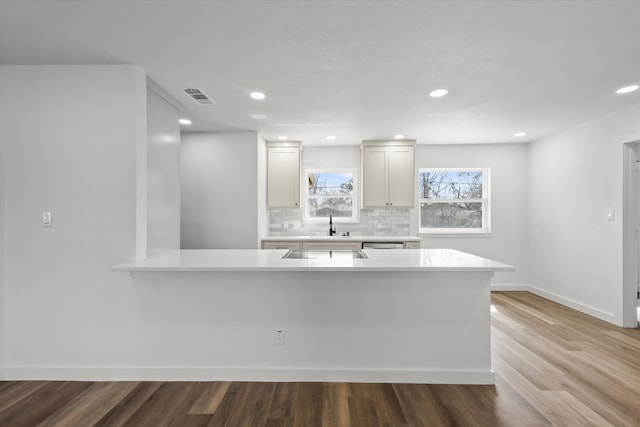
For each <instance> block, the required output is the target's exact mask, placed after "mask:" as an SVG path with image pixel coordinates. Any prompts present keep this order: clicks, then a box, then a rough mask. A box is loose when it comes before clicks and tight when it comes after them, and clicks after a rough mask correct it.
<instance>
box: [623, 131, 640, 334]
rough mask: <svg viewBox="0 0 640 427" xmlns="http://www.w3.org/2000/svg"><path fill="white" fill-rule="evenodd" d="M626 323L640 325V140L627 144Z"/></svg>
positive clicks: (624, 197) (624, 220) (625, 171)
mask: <svg viewBox="0 0 640 427" xmlns="http://www.w3.org/2000/svg"><path fill="white" fill-rule="evenodd" d="M623 150H624V169H623V174H624V178H623V179H624V182H623V224H622V244H623V313H622V314H623V325H624V326H625V327H631V328H633V327H635V328H637V327H638V326H639V325H640V140H637V141H633V142H628V143H625V144H624V148H623Z"/></svg>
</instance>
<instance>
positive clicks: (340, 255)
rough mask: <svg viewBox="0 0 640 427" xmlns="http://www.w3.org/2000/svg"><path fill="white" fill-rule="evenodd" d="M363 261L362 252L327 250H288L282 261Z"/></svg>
mask: <svg viewBox="0 0 640 427" xmlns="http://www.w3.org/2000/svg"><path fill="white" fill-rule="evenodd" d="M348 258H352V259H364V258H367V255H365V253H364V252H362V251H361V250H357V251H347V250H338V251H329V250H310V251H305V250H299V249H290V250H289V251H288V252H287V253H286V254H284V256H283V257H282V259H348Z"/></svg>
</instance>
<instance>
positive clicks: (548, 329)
mask: <svg viewBox="0 0 640 427" xmlns="http://www.w3.org/2000/svg"><path fill="white" fill-rule="evenodd" d="M492 302H493V304H494V306H495V307H496V309H497V311H494V312H493V313H492V352H493V367H494V369H495V371H496V385H495V386H456V385H416V384H353V383H244V382H231V383H228V382H160V383H158V382H1V383H0V426H2V427H23V426H25V427H27V426H28V427H32V426H136V427H139V426H142V427H144V426H150V427H160V426H180V427H191V426H241V427H245V426H246V427H254V426H305V427H309V426H366V427H370V426H463V427H466V426H483V427H484V426H490V427H494V426H509V427H512V426H549V425H552V426H580V427H582V426H599V427H602V426H621V427H622V426H624V427H626V426H629V427H638V426H640V330H638V329H634V330H630V329H622V328H617V327H615V326H612V325H610V324H607V323H605V322H602V321H599V320H597V319H594V318H592V317H589V316H586V315H584V314H581V313H579V312H576V311H574V310H571V309H569V308H566V307H563V306H561V305H558V304H556V303H553V302H551V301H548V300H545V299H543V298H540V297H537V296H535V295H532V294H529V293H526V292H499V293H494V294H493V295H492Z"/></svg>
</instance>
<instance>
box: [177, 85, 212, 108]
mask: <svg viewBox="0 0 640 427" xmlns="http://www.w3.org/2000/svg"><path fill="white" fill-rule="evenodd" d="M182 90H184V93H186V94H187V96H189V98H191V99H193V100H194V101H195V102H197V103H198V104H200V105H213V104H215V102H213V101H212V100H211V98H209V97H208V96H207V95H206V94H205V93H204V92H203V91H202V89H198V88H196V87H185V88H183V89H182Z"/></svg>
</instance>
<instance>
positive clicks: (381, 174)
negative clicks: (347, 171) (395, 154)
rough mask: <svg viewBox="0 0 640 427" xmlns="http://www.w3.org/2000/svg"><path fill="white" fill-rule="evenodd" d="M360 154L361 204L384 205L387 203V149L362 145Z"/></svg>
mask: <svg viewBox="0 0 640 427" xmlns="http://www.w3.org/2000/svg"><path fill="white" fill-rule="evenodd" d="M362 155H363V161H362V169H363V179H362V192H363V194H362V201H363V202H362V204H363V205H364V207H365V208H377V207H386V206H387V203H388V189H387V182H388V180H387V149H386V148H385V147H364V149H363V154H362Z"/></svg>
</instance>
